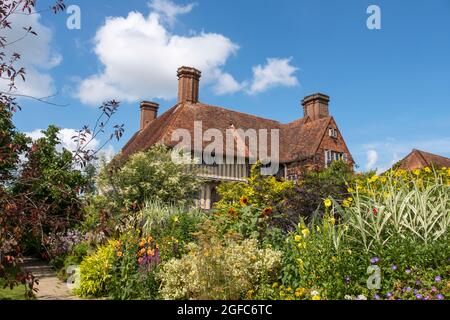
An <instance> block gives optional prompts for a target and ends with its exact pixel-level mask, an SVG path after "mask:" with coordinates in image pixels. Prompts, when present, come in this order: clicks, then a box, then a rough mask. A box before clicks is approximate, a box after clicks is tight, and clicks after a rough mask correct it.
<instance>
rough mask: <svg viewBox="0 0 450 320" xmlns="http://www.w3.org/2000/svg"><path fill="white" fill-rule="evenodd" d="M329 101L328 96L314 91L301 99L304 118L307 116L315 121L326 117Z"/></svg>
mask: <svg viewBox="0 0 450 320" xmlns="http://www.w3.org/2000/svg"><path fill="white" fill-rule="evenodd" d="M329 102H330V97H329V96H327V95H325V94H322V93H316V94H312V95H310V96H307V97H305V98H304V99H303V100H302V106H303V113H304V116H305V118H306V117H308V116H309V117H310V118H311V120H312V121H315V120H318V119H322V118H325V117H328V116H329V112H328V103H329Z"/></svg>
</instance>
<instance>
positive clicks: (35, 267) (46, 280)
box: [21, 257, 78, 300]
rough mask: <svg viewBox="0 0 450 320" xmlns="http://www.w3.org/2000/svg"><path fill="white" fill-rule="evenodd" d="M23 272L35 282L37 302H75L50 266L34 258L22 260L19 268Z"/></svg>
mask: <svg viewBox="0 0 450 320" xmlns="http://www.w3.org/2000/svg"><path fill="white" fill-rule="evenodd" d="M21 267H22V269H23V270H24V271H28V272H31V273H32V274H33V275H34V276H35V277H36V279H37V280H39V285H37V286H36V288H38V289H39V291H38V292H37V293H36V297H37V299H38V300H77V299H78V298H77V297H75V296H74V295H73V294H72V293H71V292H70V290H69V288H68V287H67V286H66V284H65V283H64V282H62V281H61V280H60V279H58V277H57V276H56V273H55V271H54V270H53V268H52V267H51V266H49V265H48V264H46V263H45V262H43V261H40V260H38V259H36V258H29V257H27V258H24V261H23V265H22V266H21Z"/></svg>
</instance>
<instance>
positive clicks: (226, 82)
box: [213, 73, 247, 95]
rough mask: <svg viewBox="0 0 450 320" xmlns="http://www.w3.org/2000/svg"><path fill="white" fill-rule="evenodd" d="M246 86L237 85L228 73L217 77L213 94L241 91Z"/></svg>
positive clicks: (242, 84)
mask: <svg viewBox="0 0 450 320" xmlns="http://www.w3.org/2000/svg"><path fill="white" fill-rule="evenodd" d="M246 85H247V83H246V82H243V83H239V82H237V81H236V80H235V79H234V78H233V76H232V75H231V74H229V73H222V74H220V75H219V76H218V80H217V83H216V84H215V85H214V87H213V91H214V93H215V94H218V95H222V94H229V93H235V92H238V91H241V90H242V89H243V88H245V87H246Z"/></svg>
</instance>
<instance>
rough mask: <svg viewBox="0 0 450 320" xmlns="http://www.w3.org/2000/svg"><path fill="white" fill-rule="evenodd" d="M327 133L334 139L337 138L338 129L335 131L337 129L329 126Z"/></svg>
mask: <svg viewBox="0 0 450 320" xmlns="http://www.w3.org/2000/svg"><path fill="white" fill-rule="evenodd" d="M328 135H329V136H330V137H332V138H334V139H337V137H338V131H337V129H334V128H329V129H328Z"/></svg>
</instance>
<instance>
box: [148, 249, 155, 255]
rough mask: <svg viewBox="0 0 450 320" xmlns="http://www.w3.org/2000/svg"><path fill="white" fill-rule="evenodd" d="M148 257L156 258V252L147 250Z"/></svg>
mask: <svg viewBox="0 0 450 320" xmlns="http://www.w3.org/2000/svg"><path fill="white" fill-rule="evenodd" d="M147 255H148V256H154V255H155V250H151V249H148V250H147Z"/></svg>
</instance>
